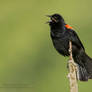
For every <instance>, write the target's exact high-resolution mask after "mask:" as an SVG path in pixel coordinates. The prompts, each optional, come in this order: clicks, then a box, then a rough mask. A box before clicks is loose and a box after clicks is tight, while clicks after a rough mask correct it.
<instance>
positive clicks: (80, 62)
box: [73, 51, 92, 81]
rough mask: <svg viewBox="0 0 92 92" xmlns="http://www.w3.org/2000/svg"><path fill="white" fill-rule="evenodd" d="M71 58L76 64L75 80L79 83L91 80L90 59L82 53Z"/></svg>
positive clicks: (91, 68) (91, 66) (91, 61)
mask: <svg viewBox="0 0 92 92" xmlns="http://www.w3.org/2000/svg"><path fill="white" fill-rule="evenodd" d="M73 58H74V61H75V62H76V63H77V68H78V71H77V78H78V79H79V80H80V81H88V79H92V59H91V58H90V57H89V56H88V55H87V54H86V53H85V52H84V51H82V52H80V53H79V54H78V55H76V56H74V57H73Z"/></svg>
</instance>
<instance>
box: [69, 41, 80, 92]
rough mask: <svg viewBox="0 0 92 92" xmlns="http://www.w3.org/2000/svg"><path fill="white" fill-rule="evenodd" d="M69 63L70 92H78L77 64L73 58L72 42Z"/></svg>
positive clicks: (70, 43)
mask: <svg viewBox="0 0 92 92" xmlns="http://www.w3.org/2000/svg"><path fill="white" fill-rule="evenodd" d="M69 53H70V57H69V61H68V66H69V74H68V78H69V82H70V92H78V84H77V77H76V76H77V75H76V72H77V67H76V64H75V63H74V60H73V57H72V42H71V41H70V42H69Z"/></svg>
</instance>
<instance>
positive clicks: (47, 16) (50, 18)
mask: <svg viewBox="0 0 92 92" xmlns="http://www.w3.org/2000/svg"><path fill="white" fill-rule="evenodd" d="M46 17H49V18H50V20H49V21H47V22H46V24H48V23H50V22H52V20H51V17H52V16H51V15H46Z"/></svg>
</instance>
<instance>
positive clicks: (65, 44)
mask: <svg viewBox="0 0 92 92" xmlns="http://www.w3.org/2000/svg"><path fill="white" fill-rule="evenodd" d="M48 17H50V21H48V23H49V25H50V35H51V39H52V42H53V45H54V47H55V48H56V50H57V51H58V52H59V53H60V54H61V55H63V56H69V41H71V42H72V53H73V59H74V61H75V63H76V64H77V67H78V73H79V80H81V81H87V80H88V79H92V59H91V58H90V57H89V56H88V55H87V54H86V52H85V48H84V46H83V44H82V42H81V41H80V38H79V37H78V35H77V34H76V32H75V31H74V30H73V29H72V28H71V27H70V26H69V25H67V24H66V23H65V21H64V19H63V17H62V16H61V15H59V14H53V15H51V16H48Z"/></svg>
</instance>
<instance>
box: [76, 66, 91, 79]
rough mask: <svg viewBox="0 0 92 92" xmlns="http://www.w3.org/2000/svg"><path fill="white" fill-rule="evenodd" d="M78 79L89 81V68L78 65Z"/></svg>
mask: <svg viewBox="0 0 92 92" xmlns="http://www.w3.org/2000/svg"><path fill="white" fill-rule="evenodd" d="M77 68H78V69H77V70H78V71H77V79H78V80H80V81H88V79H89V78H88V73H87V70H86V69H85V68H84V67H82V66H80V65H77Z"/></svg>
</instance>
